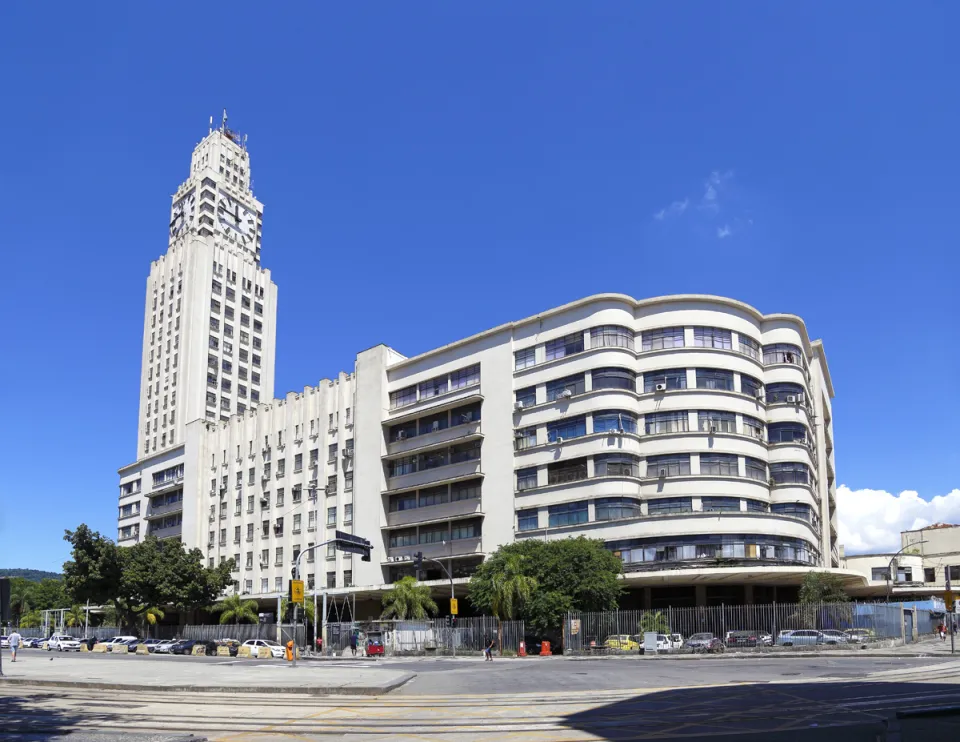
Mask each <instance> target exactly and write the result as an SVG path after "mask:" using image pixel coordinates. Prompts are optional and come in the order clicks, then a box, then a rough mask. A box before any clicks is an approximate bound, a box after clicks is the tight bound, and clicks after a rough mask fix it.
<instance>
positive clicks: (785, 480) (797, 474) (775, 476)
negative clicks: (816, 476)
mask: <svg viewBox="0 0 960 742" xmlns="http://www.w3.org/2000/svg"><path fill="white" fill-rule="evenodd" d="M770 478H771V479H772V480H773V481H774V482H775V483H776V484H807V483H808V482H809V481H810V472H809V469H808V468H807V465H806V464H801V463H796V462H790V461H780V462H771V464H770Z"/></svg>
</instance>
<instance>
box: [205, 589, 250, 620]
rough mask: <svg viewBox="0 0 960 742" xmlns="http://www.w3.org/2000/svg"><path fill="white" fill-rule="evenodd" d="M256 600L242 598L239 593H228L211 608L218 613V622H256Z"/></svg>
mask: <svg viewBox="0 0 960 742" xmlns="http://www.w3.org/2000/svg"><path fill="white" fill-rule="evenodd" d="M257 609H258V606H257V601H255V600H244V599H243V598H241V597H240V596H239V595H230V596H228V597H226V598H224V599H223V600H221V601H220V602H219V603H217V604H216V605H215V606H213V608H212V609H211V610H214V611H217V612H218V613H219V614H220V623H222V624H224V623H257V621H259V620H260V617H259V616H258V615H257Z"/></svg>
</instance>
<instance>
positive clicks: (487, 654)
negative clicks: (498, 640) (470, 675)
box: [483, 639, 495, 662]
mask: <svg viewBox="0 0 960 742" xmlns="http://www.w3.org/2000/svg"><path fill="white" fill-rule="evenodd" d="M494 644H495V642H494V641H493V639H488V640H487V646H486V647H485V648H484V650H483V654H484V658H483V661H484V662H493V647H494Z"/></svg>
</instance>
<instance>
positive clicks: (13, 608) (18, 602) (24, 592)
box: [10, 577, 36, 623]
mask: <svg viewBox="0 0 960 742" xmlns="http://www.w3.org/2000/svg"><path fill="white" fill-rule="evenodd" d="M35 589H36V583H35V582H32V581H30V580H28V579H26V578H24V577H11V578H10V612H11V614H12V615H13V620H14V622H15V623H18V622H19V621H20V619H21V617H22V616H23V615H25V614H27V613H29V612H30V611H31V610H32V609H33V607H34V590H35Z"/></svg>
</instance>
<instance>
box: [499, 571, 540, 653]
mask: <svg viewBox="0 0 960 742" xmlns="http://www.w3.org/2000/svg"><path fill="white" fill-rule="evenodd" d="M526 561H527V557H526V556H524V555H523V554H506V555H505V556H504V558H503V559H501V560H498V562H497V569H496V570H494V571H492V572H491V574H490V583H489V589H490V592H489V596H488V597H489V604H490V612H491V613H492V614H493V615H494V616H495V617H496V618H497V619H499V621H501V622H502V621H512V620H513V619H514V618H516V616H517V610H518V609H519V608H521V607H523V606H524V605H525V604H526V603H527V602H529V601H530V598H531V596H532V595H533V591H534V590H536V588H537V581H536V579H535V578H533V577H531V576H530V575H528V574H525V573H524V562H526ZM497 646H498V647H499V649H500V654H501V655H502V654H503V626H502V624H501V623H499V622H498V624H497Z"/></svg>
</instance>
